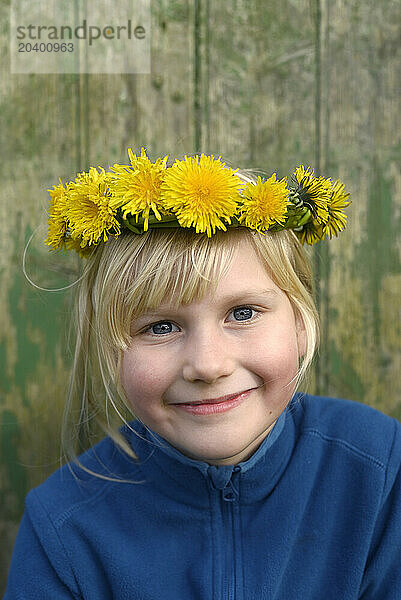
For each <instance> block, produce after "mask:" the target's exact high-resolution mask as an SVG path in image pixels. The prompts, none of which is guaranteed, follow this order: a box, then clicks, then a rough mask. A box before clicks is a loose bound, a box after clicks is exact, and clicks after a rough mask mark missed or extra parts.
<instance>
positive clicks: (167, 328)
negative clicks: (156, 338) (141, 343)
mask: <svg viewBox="0 0 401 600" xmlns="http://www.w3.org/2000/svg"><path fill="white" fill-rule="evenodd" d="M172 327H173V323H171V321H160V323H155V324H154V325H151V327H150V329H151V331H152V333H154V334H156V335H159V334H160V333H161V334H163V333H172V331H173V329H172Z"/></svg>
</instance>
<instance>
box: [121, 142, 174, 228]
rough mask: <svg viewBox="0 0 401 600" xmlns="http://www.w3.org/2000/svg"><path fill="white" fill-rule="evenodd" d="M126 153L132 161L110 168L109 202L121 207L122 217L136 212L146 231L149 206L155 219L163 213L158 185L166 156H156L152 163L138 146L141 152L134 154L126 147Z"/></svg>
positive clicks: (163, 172)
mask: <svg viewBox="0 0 401 600" xmlns="http://www.w3.org/2000/svg"><path fill="white" fill-rule="evenodd" d="M128 155H129V158H130V161H131V165H118V164H115V165H114V166H113V167H112V169H111V171H112V175H111V176H112V188H113V192H114V198H113V200H112V202H111V206H112V207H113V208H120V207H121V208H122V213H123V218H124V219H125V218H126V217H127V215H135V218H136V222H137V223H138V216H139V215H140V216H141V217H142V218H143V219H144V223H143V229H144V231H147V229H148V227H149V214H150V210H152V211H153V213H154V214H155V216H156V218H157V219H158V220H161V218H162V217H161V214H160V213H162V214H165V211H163V209H162V207H161V206H160V188H161V185H162V183H163V180H164V175H165V171H166V162H167V158H168V156H165V157H164V158H163V159H161V158H158V159H157V160H156V162H155V163H152V162H151V161H150V160H149V158H148V157H147V155H146V151H145V149H144V148H141V155H140V156H136V155H134V154H133V152H132V150H131V148H129V149H128Z"/></svg>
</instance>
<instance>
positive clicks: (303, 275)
mask: <svg viewBox="0 0 401 600" xmlns="http://www.w3.org/2000/svg"><path fill="white" fill-rule="evenodd" d="M237 174H238V175H239V176H242V178H243V179H244V180H245V181H248V180H250V179H251V178H250V176H249V175H248V173H247V172H245V171H242V172H237ZM244 239H245V240H247V241H248V242H249V243H250V244H251V245H252V247H253V248H254V250H255V252H256V254H257V256H258V257H259V258H260V260H261V261H262V263H263V265H264V266H265V268H266V270H267V272H268V274H269V276H270V277H271V279H272V280H273V281H274V282H275V283H276V285H278V286H279V287H280V288H281V289H282V290H283V291H284V292H285V293H286V294H287V296H288V298H289V300H290V302H291V305H292V307H293V310H294V314H295V316H296V317H297V318H299V317H301V319H302V321H303V325H304V327H305V333H306V352H305V354H304V356H303V358H302V361H301V365H300V368H299V370H298V373H297V377H296V379H297V387H298V386H299V384H300V382H301V381H302V380H304V378H305V376H306V374H307V372H308V370H309V368H310V366H311V363H312V359H313V356H314V353H315V351H316V349H317V347H318V343H319V317H318V314H317V311H316V307H315V304H314V301H313V279H312V271H311V267H310V262H309V259H308V256H307V254H306V252H305V250H304V249H303V247H302V245H301V243H300V242H299V240H298V238H297V236H296V234H295V233H294V232H293V231H291V230H283V231H280V232H275V233H272V232H269V233H267V234H265V235H263V234H261V233H258V232H256V231H252V230H249V229H247V228H244V227H239V228H236V229H229V230H228V231H227V232H221V231H218V232H216V234H215V235H213V236H212V237H211V238H208V237H207V236H206V235H205V234H197V233H195V232H194V231H193V230H189V229H183V228H177V229H172V228H166V229H152V230H149V231H147V232H146V233H144V234H142V235H135V234H132V233H131V232H124V233H123V234H122V235H120V236H119V237H117V238H110V239H109V240H108V241H107V243H104V244H99V246H98V247H96V248H95V249H94V251H93V252H92V254H91V256H90V257H89V258H88V259H87V260H86V265H85V268H84V272H83V275H82V278H81V279H80V282H79V288H78V290H77V302H76V315H75V316H76V319H75V327H76V331H75V334H76V347H75V356H74V363H73V368H72V373H71V380H70V387H69V392H68V398H67V402H66V408H65V414H64V423H63V440H62V442H63V448H64V451H65V453H66V455H67V458H68V459H69V460H70V461H71V460H74V461H75V462H78V464H80V463H79V461H78V459H77V454H76V450H75V445H76V444H75V442H76V439H77V437H78V434H77V432H78V431H81V433H82V428H84V429H86V438H88V437H90V436H91V426H90V425H91V423H92V422H93V419H95V422H96V423H97V425H98V426H99V427H100V428H101V430H102V431H103V432H105V433H106V434H108V435H109V436H111V437H112V438H113V440H114V441H115V442H116V443H117V444H118V445H119V446H120V447H121V448H122V449H123V450H124V451H125V452H126V453H127V454H128V455H129V456H131V457H132V458H137V457H136V455H135V453H134V452H133V450H132V448H131V447H130V446H129V444H128V443H127V441H126V439H125V438H124V436H123V435H122V434H121V433H120V432H119V430H118V426H119V425H121V423H122V422H124V423H127V419H128V418H129V416H130V415H131V417H132V412H131V410H130V408H129V406H128V403H127V399H126V397H125V394H124V390H123V388H122V386H121V382H120V368H121V358H122V353H123V352H124V350H126V349H127V348H128V347H129V346H130V342H131V338H130V329H131V324H132V321H133V319H134V318H135V317H138V316H139V315H140V314H142V313H143V312H145V311H146V310H150V309H154V308H157V307H158V306H159V305H160V304H161V302H165V301H166V302H171V303H172V304H174V305H175V306H179V305H180V304H187V303H190V302H192V301H196V300H200V299H201V298H202V296H203V295H204V294H205V293H206V292H207V291H208V290H210V287H211V286H214V285H216V284H217V282H218V281H219V280H220V278H221V277H222V276H223V275H224V273H225V272H226V271H227V269H228V267H229V265H230V262H231V259H232V256H233V254H234V250H235V249H236V248H237V246H238V245H239V243H240V242H241V241H242V240H244ZM110 407H112V410H110ZM74 413H78V415H79V416H78V419H74V418H73V415H74ZM71 426H73V428H74V427H76V429H75V433H74V430H73V431H71ZM81 466H82V465H81ZM85 470H87V469H85ZM99 476H100V475H99ZM103 477H104V478H105V479H109V478H108V477H105V476H103Z"/></svg>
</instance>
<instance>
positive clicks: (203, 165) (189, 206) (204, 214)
mask: <svg viewBox="0 0 401 600" xmlns="http://www.w3.org/2000/svg"><path fill="white" fill-rule="evenodd" d="M220 158H221V157H219V158H217V159H215V158H214V156H213V155H211V156H206V155H205V154H201V156H200V157H199V156H195V157H188V156H185V159H184V160H180V161H177V162H175V163H174V164H173V166H172V167H170V168H169V169H167V170H166V177H165V180H164V184H163V186H162V201H163V206H164V207H165V208H166V209H167V210H172V211H173V212H174V213H175V215H176V217H177V220H178V222H179V224H180V225H181V227H191V226H194V227H195V228H196V233H204V232H206V233H207V235H208V237H210V236H211V235H212V232H213V234H214V233H215V231H216V228H217V229H222V230H223V231H227V228H226V226H225V225H224V223H223V222H222V220H221V219H224V220H225V221H227V222H228V223H229V224H231V217H232V216H234V214H235V212H236V210H237V202H240V200H241V197H240V195H239V190H240V188H243V187H244V183H243V182H242V181H241V179H240V178H239V177H238V176H237V175H235V171H232V170H231V169H229V168H226V167H225V163H222V162H221V161H220Z"/></svg>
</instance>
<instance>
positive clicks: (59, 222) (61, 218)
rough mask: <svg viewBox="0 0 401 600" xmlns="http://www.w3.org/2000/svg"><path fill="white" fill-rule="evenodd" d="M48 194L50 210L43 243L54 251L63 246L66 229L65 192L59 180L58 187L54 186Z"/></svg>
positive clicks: (66, 200) (66, 199)
mask: <svg viewBox="0 0 401 600" xmlns="http://www.w3.org/2000/svg"><path fill="white" fill-rule="evenodd" d="M48 192H50V210H49V220H48V235H47V238H46V240H45V243H46V244H47V245H48V246H51V247H52V248H53V249H54V250H60V249H61V248H63V246H64V239H65V235H66V231H67V227H68V221H67V216H66V212H67V202H68V198H67V190H66V189H65V188H64V186H63V184H62V182H61V180H60V184H59V185H54V186H53V189H52V190H48Z"/></svg>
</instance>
